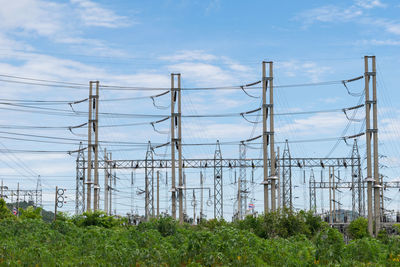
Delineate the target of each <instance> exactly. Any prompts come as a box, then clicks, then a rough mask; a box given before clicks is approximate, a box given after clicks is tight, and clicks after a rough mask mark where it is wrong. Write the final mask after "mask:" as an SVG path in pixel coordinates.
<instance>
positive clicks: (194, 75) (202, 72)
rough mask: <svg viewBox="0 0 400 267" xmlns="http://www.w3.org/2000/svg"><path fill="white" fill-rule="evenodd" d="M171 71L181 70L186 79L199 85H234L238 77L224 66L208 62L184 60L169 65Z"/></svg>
mask: <svg viewBox="0 0 400 267" xmlns="http://www.w3.org/2000/svg"><path fill="white" fill-rule="evenodd" d="M168 69H169V70H170V71H171V72H179V73H181V74H182V76H183V77H185V79H190V80H192V81H194V82H195V83H196V84H199V85H210V84H212V85H215V86H218V85H227V84H229V85H232V84H234V83H235V82H236V81H237V79H236V77H234V76H233V75H232V73H230V72H228V71H226V70H223V69H222V68H220V67H218V66H215V65H212V64H207V63H200V62H199V63H194V62H183V63H177V64H173V65H170V66H168Z"/></svg>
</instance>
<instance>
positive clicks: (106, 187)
mask: <svg viewBox="0 0 400 267" xmlns="http://www.w3.org/2000/svg"><path fill="white" fill-rule="evenodd" d="M104 164H105V167H104V212H105V213H106V214H108V190H109V188H108V178H109V176H108V164H111V163H110V162H109V161H108V158H107V149H106V148H104Z"/></svg>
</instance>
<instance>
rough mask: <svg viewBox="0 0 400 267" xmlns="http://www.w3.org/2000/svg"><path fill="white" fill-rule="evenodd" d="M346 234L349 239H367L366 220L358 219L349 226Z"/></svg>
mask: <svg viewBox="0 0 400 267" xmlns="http://www.w3.org/2000/svg"><path fill="white" fill-rule="evenodd" d="M347 232H348V234H349V236H350V238H351V239H361V238H364V237H369V236H370V235H369V232H368V220H367V219H366V218H364V217H358V218H357V219H355V220H354V221H352V222H351V223H350V224H349V227H348V229H347Z"/></svg>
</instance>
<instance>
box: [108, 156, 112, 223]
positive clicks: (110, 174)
mask: <svg viewBox="0 0 400 267" xmlns="http://www.w3.org/2000/svg"><path fill="white" fill-rule="evenodd" d="M108 159H109V160H110V162H111V161H112V153H109V154H108ZM108 167H109V171H108V175H109V176H108V177H109V183H108V184H109V185H108V191H109V192H108V194H109V196H108V198H109V200H108V204H109V208H108V214H109V215H111V214H112V192H113V186H112V179H113V176H112V170H113V166H112V164H109V166H108Z"/></svg>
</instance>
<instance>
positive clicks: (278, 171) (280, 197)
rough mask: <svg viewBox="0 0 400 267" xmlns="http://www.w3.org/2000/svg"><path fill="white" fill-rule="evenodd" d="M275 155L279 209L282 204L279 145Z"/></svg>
mask: <svg viewBox="0 0 400 267" xmlns="http://www.w3.org/2000/svg"><path fill="white" fill-rule="evenodd" d="M276 157H277V163H278V169H277V177H278V179H277V180H278V209H281V204H282V196H281V189H282V186H281V165H280V162H281V161H280V159H279V157H280V156H279V146H278V149H277V153H276Z"/></svg>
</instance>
